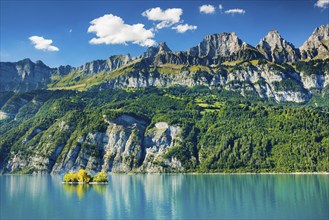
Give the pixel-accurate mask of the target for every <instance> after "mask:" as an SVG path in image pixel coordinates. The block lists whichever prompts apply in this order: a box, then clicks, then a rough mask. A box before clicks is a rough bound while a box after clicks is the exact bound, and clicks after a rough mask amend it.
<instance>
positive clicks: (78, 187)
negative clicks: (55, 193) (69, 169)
mask: <svg viewBox="0 0 329 220" xmlns="http://www.w3.org/2000/svg"><path fill="white" fill-rule="evenodd" d="M63 189H64V191H65V192H66V193H67V194H68V195H69V196H73V195H74V194H76V195H77V196H78V198H79V199H82V198H83V197H84V195H85V194H86V192H87V191H88V190H89V189H90V186H89V184H74V185H73V184H63Z"/></svg>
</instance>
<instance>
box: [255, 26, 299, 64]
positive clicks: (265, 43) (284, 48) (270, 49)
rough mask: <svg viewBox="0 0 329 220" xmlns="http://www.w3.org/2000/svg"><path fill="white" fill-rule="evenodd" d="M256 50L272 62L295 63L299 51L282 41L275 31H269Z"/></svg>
mask: <svg viewBox="0 0 329 220" xmlns="http://www.w3.org/2000/svg"><path fill="white" fill-rule="evenodd" d="M256 48H257V49H258V50H259V51H260V52H261V53H262V54H263V55H264V56H265V58H266V59H268V60H270V61H272V62H277V63H284V62H296V61H298V60H299V58H300V54H299V50H298V49H296V48H295V47H294V45H293V44H291V43H289V42H287V41H286V40H285V39H283V38H282V37H281V35H280V33H279V32H278V31H277V30H273V31H270V32H269V33H268V34H267V35H266V36H265V37H264V38H263V39H262V40H261V41H260V42H259V44H258V45H257V46H256Z"/></svg>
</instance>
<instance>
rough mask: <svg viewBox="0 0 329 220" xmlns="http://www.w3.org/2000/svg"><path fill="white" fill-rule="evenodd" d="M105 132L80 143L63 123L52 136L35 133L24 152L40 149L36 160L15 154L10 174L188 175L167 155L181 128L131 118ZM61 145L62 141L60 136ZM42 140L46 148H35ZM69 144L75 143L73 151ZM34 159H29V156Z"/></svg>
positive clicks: (50, 132) (50, 131)
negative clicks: (37, 138) (37, 139)
mask: <svg viewBox="0 0 329 220" xmlns="http://www.w3.org/2000/svg"><path fill="white" fill-rule="evenodd" d="M103 119H104V121H105V122H106V123H107V128H106V131H105V132H99V131H96V132H94V133H88V134H82V136H78V137H74V138H73V140H74V141H73V142H72V141H70V142H69V140H70V139H72V135H74V129H75V128H74V127H72V125H70V122H69V121H68V122H65V121H59V122H57V123H56V124H55V125H53V126H52V127H50V128H49V129H48V130H47V131H43V130H41V129H38V128H37V129H34V130H32V131H31V132H30V133H29V134H28V135H27V137H26V138H24V140H23V141H22V142H21V144H22V146H23V145H24V147H23V148H30V149H40V150H37V151H36V152H37V153H34V154H30V155H29V154H26V153H25V154H23V153H21V152H19V151H18V152H16V153H13V152H12V153H11V154H10V156H9V160H8V161H7V163H6V165H5V167H6V170H5V171H6V172H17V171H19V170H24V169H27V168H28V169H30V170H32V171H34V172H38V173H63V172H67V171H69V170H79V169H81V168H83V169H87V170H89V171H90V172H92V173H95V172H99V171H101V170H102V171H105V172H167V171H183V166H182V164H181V161H179V160H178V159H177V158H172V157H167V156H166V153H167V152H168V150H169V149H170V148H172V147H175V146H176V145H177V143H179V142H180V141H181V137H180V135H181V128H180V127H178V126H170V125H168V124H167V123H166V122H159V123H156V124H155V125H154V127H151V128H150V129H147V126H148V123H147V122H146V121H144V120H141V119H138V118H135V117H133V116H130V115H122V116H120V117H118V118H116V119H114V120H110V121H108V120H107V119H106V116H104V118H103ZM60 132H63V133H64V132H65V135H61V141H60V142H58V141H56V138H55V137H56V135H58V134H59V133H60ZM37 135H41V137H40V141H41V142H42V143H41V145H40V146H32V145H31V143H32V142H30V141H31V140H32V139H33V138H34V137H35V136H37ZM67 143H74V144H72V145H70V144H67ZM27 155H28V156H27Z"/></svg>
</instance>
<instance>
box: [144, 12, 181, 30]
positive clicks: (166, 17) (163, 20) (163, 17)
mask: <svg viewBox="0 0 329 220" xmlns="http://www.w3.org/2000/svg"><path fill="white" fill-rule="evenodd" d="M182 14H183V10H182V9H181V8H168V9H166V10H162V9H161V8H160V7H156V8H150V9H148V10H146V11H144V12H143V13H142V15H143V16H144V17H147V19H148V20H151V21H160V23H158V24H157V25H156V28H157V29H162V28H166V27H170V26H172V25H174V24H176V23H178V22H179V21H180V17H181V15H182Z"/></svg>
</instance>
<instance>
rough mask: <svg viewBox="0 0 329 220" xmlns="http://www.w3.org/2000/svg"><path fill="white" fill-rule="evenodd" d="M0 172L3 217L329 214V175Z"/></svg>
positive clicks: (316, 216)
mask: <svg viewBox="0 0 329 220" xmlns="http://www.w3.org/2000/svg"><path fill="white" fill-rule="evenodd" d="M61 180H62V177H61V176H49V175H44V176H0V219H13V218H19V219H22V218H24V219H26V218H29V219H49V218H64V219H70V218H75V219H83V218H85V219H86V218H87V219H92V218H93V219H94V218H96V219H101V218H115V219H117V218H147V219H159V218H165V219H168V218H180V219H181V218H204V219H209V218H216V219H219V218H225V219H228V218H238V219H246V218H247V219H265V218H267V219H328V218H329V211H328V210H329V209H328V207H329V175H283V174H282V175H192V174H174V175H160V174H145V175H127V174H113V175H110V176H109V184H108V185H90V186H88V185H63V184H61Z"/></svg>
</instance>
